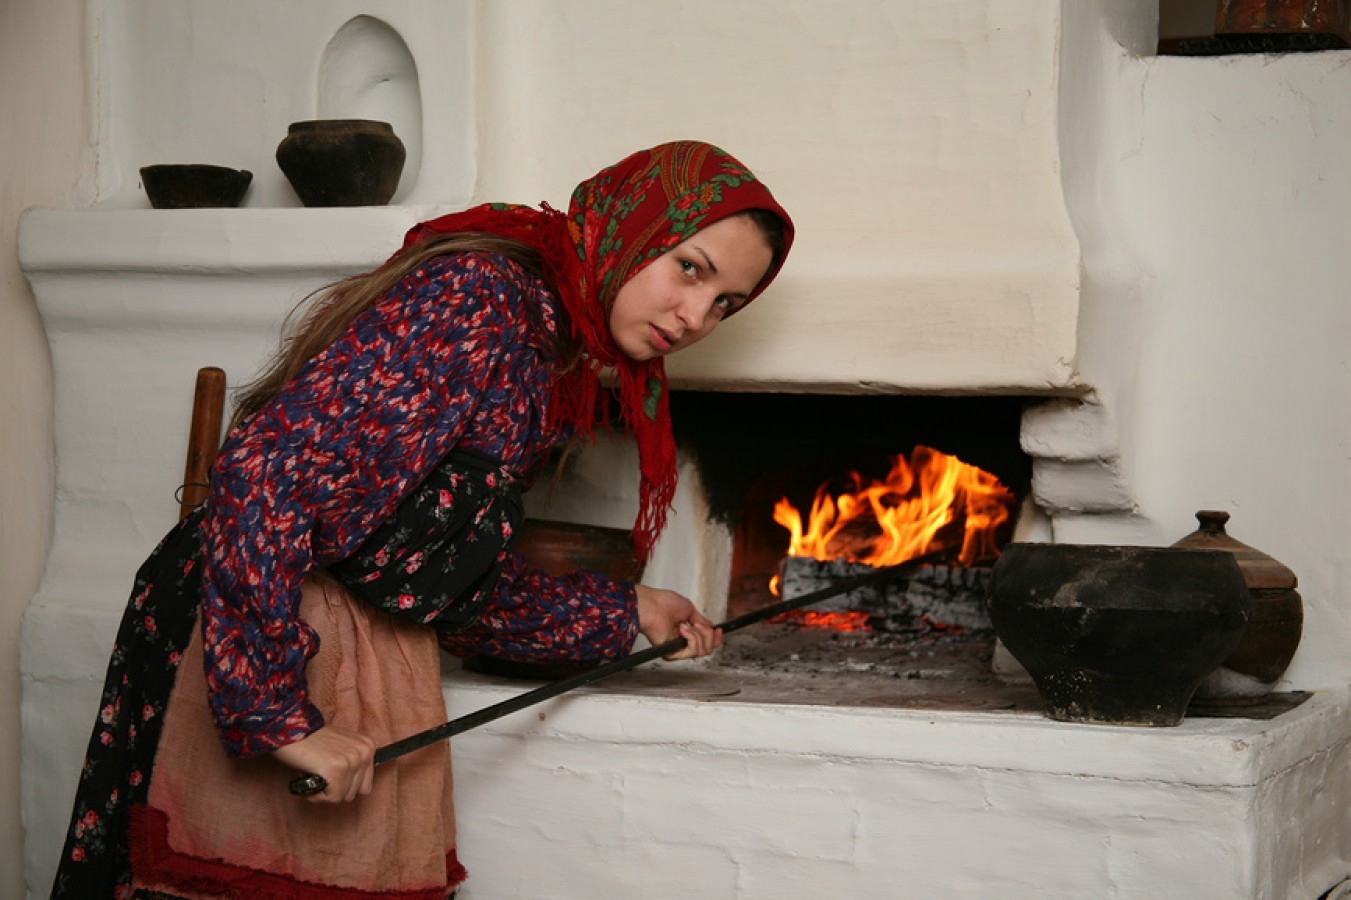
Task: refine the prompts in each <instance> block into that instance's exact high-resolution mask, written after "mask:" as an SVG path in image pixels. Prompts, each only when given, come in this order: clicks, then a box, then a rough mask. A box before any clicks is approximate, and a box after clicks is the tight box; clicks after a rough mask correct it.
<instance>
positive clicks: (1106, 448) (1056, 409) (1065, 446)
mask: <svg viewBox="0 0 1351 900" xmlns="http://www.w3.org/2000/svg"><path fill="white" fill-rule="evenodd" d="M1019 443H1020V444H1021V445H1022V448H1023V450H1024V451H1026V452H1027V454H1028V455H1029V456H1034V457H1040V458H1048V459H1061V460H1092V459H1110V458H1114V457H1116V456H1117V454H1118V452H1119V450H1118V441H1117V434H1116V424H1115V422H1114V421H1113V419H1112V415H1111V413H1109V412H1108V411H1107V408H1106V407H1105V406H1102V405H1101V404H1098V403H1085V402H1082V401H1079V400H1052V401H1050V402H1048V403H1042V404H1040V405H1038V406H1033V407H1030V408H1029V409H1027V410H1026V411H1025V412H1024V413H1023V421H1022V428H1021V432H1020V434H1019Z"/></svg>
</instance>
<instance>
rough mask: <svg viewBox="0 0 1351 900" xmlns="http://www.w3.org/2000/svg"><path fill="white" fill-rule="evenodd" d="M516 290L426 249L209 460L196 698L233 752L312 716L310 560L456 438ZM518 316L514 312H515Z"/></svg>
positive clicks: (347, 546)
mask: <svg viewBox="0 0 1351 900" xmlns="http://www.w3.org/2000/svg"><path fill="white" fill-rule="evenodd" d="M518 292H519V285H518V283H517V282H516V281H514V280H513V279H511V278H507V277H504V276H503V275H502V274H501V272H500V271H499V269H498V268H496V267H495V266H494V264H493V263H492V261H491V258H490V257H486V256H479V255H464V256H459V257H454V258H439V259H437V260H433V261H432V262H430V263H428V264H427V266H425V267H424V268H421V269H419V270H417V271H415V272H413V273H410V274H409V275H408V276H407V277H406V278H405V279H404V280H403V281H402V282H401V283H400V285H399V286H398V287H397V288H396V289H395V290H394V291H392V292H391V294H390V295H389V296H387V297H386V298H385V299H384V300H382V301H380V302H379V303H377V304H376V305H375V306H373V307H372V308H370V309H368V310H367V311H366V312H365V313H363V314H362V315H361V316H359V317H358V319H357V321H356V322H355V323H354V324H353V326H352V327H351V328H349V329H348V330H347V332H345V333H344V335H343V336H342V337H341V338H339V339H338V340H337V341H336V342H334V344H333V345H331V346H330V347H328V348H327V349H326V350H324V351H323V352H322V353H321V354H319V355H318V356H317V357H315V359H313V360H312V361H311V362H310V363H309V364H308V365H307V366H306V367H305V368H304V369H303V370H302V371H301V373H300V374H299V376H297V378H296V379H294V380H293V381H292V382H291V383H289V384H288V385H287V386H286V387H285V389H284V390H283V391H282V392H281V394H280V395H279V396H278V397H276V398H275V399H274V400H273V401H272V402H270V403H269V404H267V405H266V406H265V407H264V408H263V409H261V410H260V411H259V412H258V413H257V414H255V415H254V416H252V417H251V418H250V419H249V421H248V422H246V423H245V424H244V425H243V426H241V427H240V428H239V429H237V430H236V431H234V432H233V433H232V434H231V435H230V437H229V439H228V440H227V441H226V443H225V445H224V446H223V447H222V448H221V451H220V453H219V455H218V457H217V461H216V465H215V468H214V471H213V479H212V492H211V497H210V500H209V503H208V515H207V521H206V527H205V531H204V548H205V551H206V553H205V562H206V565H205V570H204V585H203V604H202V629H203V637H204V641H205V647H206V659H205V666H206V677H207V688H208V694H209V702H210V707H211V710H212V714H213V716H214V717H215V720H216V724H217V728H218V731H219V733H220V736H221V741H222V743H223V744H224V745H225V749H226V751H227V752H228V753H229V754H230V755H232V756H237V757H239V756H254V755H257V754H260V753H266V752H269V751H271V750H274V749H276V748H277V747H279V746H282V745H284V744H287V743H290V742H292V741H295V740H298V739H299V738H301V737H304V736H305V735H307V734H309V733H311V732H313V731H315V730H317V729H318V728H319V727H320V726H322V724H323V717H322V715H321V714H320V712H319V711H318V710H317V709H316V708H315V707H314V706H313V705H312V704H310V703H309V701H308V700H307V698H306V689H305V687H306V686H305V663H306V661H307V660H308V659H309V658H310V657H311V656H313V655H314V653H315V651H316V650H317V649H318V647H317V638H316V636H315V634H314V632H313V630H312V629H310V628H309V626H307V625H306V624H305V623H304V622H303V621H301V620H300V618H299V616H298V608H299V603H300V584H301V581H302V580H303V579H304V577H305V575H306V573H307V572H308V571H309V570H310V568H311V567H312V566H313V565H315V564H316V561H318V562H323V561H324V560H323V559H322V557H323V556H325V555H331V556H332V557H334V558H336V557H339V556H341V555H343V554H344V553H345V552H350V551H351V550H352V549H354V548H355V546H356V545H357V544H358V543H360V541H361V539H362V537H363V536H364V535H365V534H366V533H368V532H369V531H370V529H371V528H372V527H373V525H374V523H375V522H378V521H379V520H380V518H382V517H383V516H384V515H386V514H387V513H388V512H389V511H390V510H391V509H392V508H393V507H394V505H395V504H397V503H398V501H399V500H400V498H401V497H403V496H404V495H405V494H406V493H407V492H408V491H409V490H411V489H412V487H414V486H415V484H416V479H417V478H419V477H420V476H421V475H422V474H425V473H426V472H427V471H428V470H429V469H430V468H431V466H432V465H434V464H435V462H436V460H437V459H439V458H440V457H441V456H442V455H443V454H444V453H445V452H447V451H448V450H449V449H450V448H451V447H453V446H454V444H455V442H456V440H457V439H458V438H459V437H460V436H462V435H463V434H464V432H465V429H466V427H467V426H468V424H469V423H470V422H471V421H472V420H473V418H474V416H475V415H476V412H477V406H478V404H479V403H480V401H481V398H482V396H483V394H484V389H485V388H486V387H487V386H488V385H489V384H491V383H492V382H493V379H494V375H495V368H496V367H498V366H499V365H500V364H501V357H502V355H503V353H504V352H505V349H504V348H508V347H516V348H519V347H520V346H522V344H523V341H522V340H521V335H520V331H521V330H522V329H525V328H528V327H529V326H528V325H527V324H526V323H525V322H524V317H523V316H521V315H520V314H519V308H520V306H521V303H520V298H519V297H518V296H515V294H516V293H518ZM513 310H517V312H513Z"/></svg>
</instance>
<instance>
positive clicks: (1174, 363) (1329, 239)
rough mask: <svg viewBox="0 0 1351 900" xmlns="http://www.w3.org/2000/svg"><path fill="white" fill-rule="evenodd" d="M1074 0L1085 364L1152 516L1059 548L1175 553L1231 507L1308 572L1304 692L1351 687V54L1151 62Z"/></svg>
mask: <svg viewBox="0 0 1351 900" xmlns="http://www.w3.org/2000/svg"><path fill="white" fill-rule="evenodd" d="M1107 5H1111V4H1107ZM1069 6H1070V7H1071V10H1072V11H1071V12H1070V14H1069V15H1068V16H1067V42H1069V43H1068V44H1067V47H1066V49H1065V55H1066V57H1067V60H1066V73H1065V79H1064V85H1065V92H1064V95H1063V96H1064V99H1063V102H1064V104H1065V106H1066V108H1065V109H1064V110H1063V111H1062V122H1061V128H1062V149H1063V152H1064V158H1065V161H1066V174H1065V178H1066V197H1067V199H1068V200H1069V204H1070V209H1071V215H1072V216H1073V218H1074V221H1075V226H1076V232H1077V233H1078V234H1079V236H1080V241H1081V245H1082V246H1083V248H1084V267H1085V275H1084V296H1083V305H1082V311H1081V320H1080V341H1079V351H1080V354H1079V366H1080V371H1081V373H1082V375H1083V377H1084V378H1085V380H1087V381H1088V382H1090V383H1092V384H1094V385H1095V386H1096V387H1097V390H1098V392H1099V394H1101V395H1102V396H1103V398H1104V401H1105V403H1106V404H1107V405H1108V406H1109V407H1110V408H1111V409H1112V411H1113V413H1114V415H1115V418H1116V421H1117V423H1118V429H1117V430H1118V434H1119V438H1120V442H1121V446H1120V448H1119V450H1120V453H1121V457H1122V462H1123V467H1124V469H1125V470H1126V472H1127V479H1128V481H1129V484H1130V486H1131V491H1132V494H1133V497H1134V500H1135V503H1136V505H1137V515H1136V516H1135V517H1134V518H1133V519H1117V520H1102V521H1094V520H1092V519H1090V518H1081V519H1075V518H1072V517H1065V518H1063V519H1061V520H1059V521H1058V523H1057V529H1056V537H1057V539H1058V540H1061V541H1074V540H1087V541H1093V542H1099V541H1107V542H1110V541H1116V542H1120V543H1149V544H1169V543H1172V542H1173V541H1175V540H1177V539H1178V538H1180V537H1182V536H1183V535H1185V534H1187V533H1189V532H1190V531H1192V530H1193V529H1194V528H1195V527H1196V521H1195V519H1194V518H1193V513H1194V512H1195V511H1196V510H1198V509H1225V510H1229V511H1230V512H1231V513H1232V515H1233V518H1232V519H1231V521H1230V523H1229V532H1230V533H1231V534H1232V535H1233V536H1235V537H1237V538H1238V539H1240V540H1242V541H1244V542H1246V543H1248V544H1251V545H1253V546H1255V547H1257V548H1259V549H1261V550H1263V551H1265V552H1267V553H1270V554H1271V555H1273V556H1275V557H1276V558H1278V559H1280V560H1281V561H1282V562H1284V563H1285V564H1286V565H1288V566H1290V567H1291V568H1292V569H1294V570H1295V572H1296V574H1297V575H1298V577H1299V579H1300V590H1301V593H1302V594H1303V597H1304V601H1305V631H1304V639H1303V643H1302V645H1301V648H1300V651H1299V653H1298V655H1297V656H1296V658H1295V660H1294V662H1293V663H1292V665H1291V668H1290V670H1289V672H1288V673H1287V677H1286V678H1285V679H1284V682H1283V683H1284V684H1285V685H1286V686H1295V687H1299V688H1322V687H1330V686H1334V685H1342V684H1346V683H1347V682H1348V681H1351V653H1347V652H1346V649H1345V648H1346V647H1347V646H1348V645H1351V610H1348V606H1347V604H1346V602H1345V600H1344V591H1345V586H1346V585H1347V584H1348V582H1351V540H1348V534H1349V532H1348V528H1347V526H1346V524H1345V510H1346V508H1347V507H1348V505H1351V463H1349V462H1348V460H1349V458H1351V453H1349V452H1348V450H1349V448H1351V418H1349V417H1348V416H1347V415H1346V410H1347V409H1348V404H1349V403H1351V372H1349V371H1348V365H1349V364H1351V309H1349V308H1348V304H1347V302H1346V290H1347V288H1346V286H1347V284H1348V283H1351V252H1348V251H1351V226H1348V219H1347V213H1346V211H1347V209H1348V208H1351V172H1348V169H1347V165H1346V151H1347V148H1349V147H1351V65H1348V63H1351V51H1338V52H1327V53H1315V54H1292V55H1286V56H1272V57H1264V56H1231V57H1212V58H1182V57H1153V56H1143V57H1141V56H1132V55H1130V54H1129V53H1127V52H1125V51H1123V50H1121V49H1120V48H1119V47H1118V46H1117V45H1116V43H1115V42H1114V41H1113V40H1112V36H1110V35H1108V34H1107V32H1106V31H1105V30H1103V27H1102V23H1101V22H1096V21H1091V20H1089V18H1088V17H1087V16H1085V15H1083V13H1084V7H1080V6H1078V5H1077V4H1070V5H1069ZM1085 6H1087V5H1085ZM1104 21H1110V19H1108V20H1104Z"/></svg>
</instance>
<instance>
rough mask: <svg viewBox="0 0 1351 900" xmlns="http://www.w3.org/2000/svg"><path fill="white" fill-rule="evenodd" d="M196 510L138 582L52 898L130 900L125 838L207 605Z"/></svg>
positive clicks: (146, 785)
mask: <svg viewBox="0 0 1351 900" xmlns="http://www.w3.org/2000/svg"><path fill="white" fill-rule="evenodd" d="M202 518H203V513H202V511H201V510H198V511H196V512H194V513H192V514H191V515H189V516H188V517H187V518H185V519H183V520H182V521H181V522H179V523H178V525H177V526H175V527H174V528H173V530H171V531H170V532H169V534H168V535H167V536H166V537H165V538H164V540H163V541H161V542H160V545H159V546H158V547H156V548H155V551H154V552H153V553H152V554H151V555H150V558H149V559H147V560H146V562H145V564H144V565H142V566H141V569H140V571H138V572H137V573H136V581H135V585H134V587H133V589H132V596H131V602H130V603H128V604H127V610H126V613H125V614H124V615H123V617H122V625H121V627H120V628H119V629H118V632H117V639H116V642H115V643H114V645H113V652H112V657H111V658H110V660H109V662H108V674H107V677H106V678H105V680H104V685H103V696H102V699H101V700H100V702H99V713H98V718H97V720H96V721H95V723H94V730H93V733H92V734H91V735H90V738H89V748H88V750H87V751H86V754H85V762H84V768H83V770H82V771H81V772H80V783H79V790H78V791H77V793H76V795H75V805H74V808H73V810H72V812H71V819H70V830H69V831H68V832H67V835H66V844H65V847H64V849H63V850H62V851H61V863H60V866H59V868H58V869H57V873H56V882H55V885H54V886H53V888H52V897H53V898H70V900H101V898H117V900H122V898H130V897H131V896H132V894H131V888H130V886H129V885H130V881H131V862H130V857H129V848H128V844H127V828H128V825H129V823H130V815H131V807H132V804H135V803H143V802H145V798H146V795H147V793H148V791H149V789H150V772H151V769H152V766H153V765H154V761H155V748H156V747H157V746H158V744H159V737H160V723H161V721H162V720H163V717H164V710H165V707H166V706H167V705H168V702H169V695H170V693H171V692H172V691H173V687H174V679H175V676H176V675H177V674H178V665H179V662H180V661H181V660H182V654H183V648H184V647H185V646H186V644H187V642H188V640H189V639H190V638H191V636H192V633H193V626H194V625H195V623H196V621H197V609H198V605H199V604H200V602H201V587H202V578H201V539H200V536H199V529H200V527H201V523H202Z"/></svg>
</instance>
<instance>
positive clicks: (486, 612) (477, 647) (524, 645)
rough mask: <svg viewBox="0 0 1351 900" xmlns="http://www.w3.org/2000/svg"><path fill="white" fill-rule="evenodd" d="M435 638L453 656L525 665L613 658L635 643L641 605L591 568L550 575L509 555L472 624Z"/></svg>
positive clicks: (627, 589)
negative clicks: (491, 591) (475, 656)
mask: <svg viewBox="0 0 1351 900" xmlns="http://www.w3.org/2000/svg"><path fill="white" fill-rule="evenodd" d="M438 637H439V639H440V641H441V647H442V648H443V649H444V650H446V651H448V652H450V653H453V654H455V655H456V656H470V655H472V654H475V653H482V654H485V655H487V656H492V657H495V658H497V659H503V660H508V661H511V662H527V663H539V662H584V661H593V660H600V659H618V658H619V657H621V656H623V655H625V654H626V653H628V652H629V651H630V649H632V647H633V642H634V641H635V640H637V638H638V600H637V595H636V593H635V591H634V586H633V585H632V584H629V583H628V582H623V581H614V580H612V579H610V578H608V577H606V576H605V575H603V574H601V573H600V572H590V571H577V572H569V573H567V574H566V575H559V576H555V575H549V574H547V573H545V572H542V571H540V570H538V569H532V568H529V567H528V566H526V564H525V562H524V561H523V560H522V559H521V557H520V555H519V554H516V553H512V554H510V555H509V558H508V560H507V564H506V567H505V569H504V571H503V573H502V577H501V579H500V580H499V581H498V582H497V589H496V590H495V591H494V593H493V596H492V599H491V600H489V602H488V604H487V605H486V606H485V607H484V608H483V610H482V611H481V612H480V613H479V615H478V617H477V619H475V621H474V623H473V624H471V625H470V626H468V627H467V628H464V629H461V630H459V631H453V632H444V633H440V634H438Z"/></svg>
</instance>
